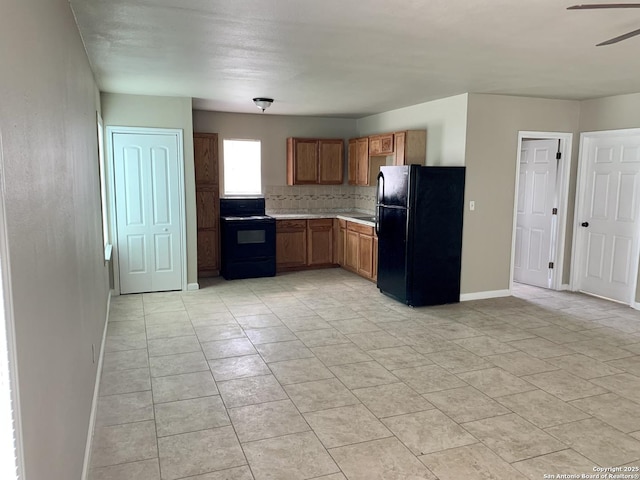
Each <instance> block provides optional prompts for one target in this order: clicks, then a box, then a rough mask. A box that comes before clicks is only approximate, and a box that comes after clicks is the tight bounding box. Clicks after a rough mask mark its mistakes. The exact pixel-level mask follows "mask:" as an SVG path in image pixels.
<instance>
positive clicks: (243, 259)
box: [220, 217, 276, 278]
mask: <svg viewBox="0 0 640 480" xmlns="http://www.w3.org/2000/svg"><path fill="white" fill-rule="evenodd" d="M220 223H221V232H220V234H221V259H222V265H221V266H222V272H221V273H222V275H223V277H225V278H251V277H258V276H272V275H275V255H276V223H275V220H274V219H273V218H263V219H259V220H258V219H249V218H247V219H239V218H238V217H234V218H229V217H226V218H224V217H223V218H222V219H221V221H220Z"/></svg>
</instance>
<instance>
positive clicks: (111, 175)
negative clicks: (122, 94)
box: [106, 125, 187, 295]
mask: <svg viewBox="0 0 640 480" xmlns="http://www.w3.org/2000/svg"><path fill="white" fill-rule="evenodd" d="M106 130H107V134H106V139H107V158H108V193H109V227H110V231H111V237H112V238H111V244H112V245H113V254H112V256H111V260H112V264H113V295H120V264H119V258H118V222H117V218H116V177H115V159H114V156H113V153H114V149H113V137H114V135H115V134H118V133H125V134H127V133H128V134H138V135H175V136H176V139H177V143H178V198H179V199H180V205H179V207H178V208H179V212H180V218H179V225H180V231H181V232H182V233H181V235H180V257H181V261H182V269H181V272H180V275H181V283H182V290H183V291H184V290H187V229H186V218H187V217H186V206H185V186H184V143H183V135H184V133H183V130H182V129H181V128H152V127H122V126H112V125H109V126H107V128H106Z"/></svg>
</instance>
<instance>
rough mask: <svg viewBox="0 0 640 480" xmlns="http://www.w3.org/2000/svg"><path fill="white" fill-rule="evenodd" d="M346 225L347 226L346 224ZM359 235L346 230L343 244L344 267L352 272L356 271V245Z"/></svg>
mask: <svg viewBox="0 0 640 480" xmlns="http://www.w3.org/2000/svg"><path fill="white" fill-rule="evenodd" d="M347 225H348V224H347ZM359 242H360V235H359V234H358V232H354V231H351V230H349V228H347V231H346V237H345V242H344V267H345V268H347V269H349V270H352V271H354V272H357V271H358V244H359Z"/></svg>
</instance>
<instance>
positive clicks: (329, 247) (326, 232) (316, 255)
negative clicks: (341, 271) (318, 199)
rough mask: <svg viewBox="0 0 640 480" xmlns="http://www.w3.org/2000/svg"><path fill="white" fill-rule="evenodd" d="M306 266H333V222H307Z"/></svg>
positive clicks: (318, 220)
mask: <svg viewBox="0 0 640 480" xmlns="http://www.w3.org/2000/svg"><path fill="white" fill-rule="evenodd" d="M307 242H308V244H307V265H309V266H324V265H333V264H334V263H333V220H332V219H330V218H318V219H313V220H307Z"/></svg>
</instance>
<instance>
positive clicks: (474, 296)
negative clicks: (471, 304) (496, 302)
mask: <svg viewBox="0 0 640 480" xmlns="http://www.w3.org/2000/svg"><path fill="white" fill-rule="evenodd" d="M510 295H511V290H509V289H506V290H490V291H486V292H473V293H461V294H460V301H461V302H468V301H469V300H484V299H487V298H498V297H509V296H510Z"/></svg>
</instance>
